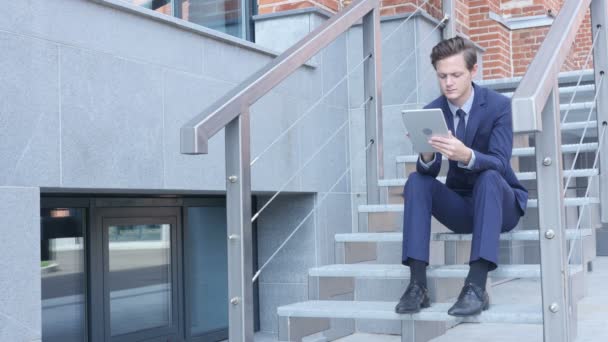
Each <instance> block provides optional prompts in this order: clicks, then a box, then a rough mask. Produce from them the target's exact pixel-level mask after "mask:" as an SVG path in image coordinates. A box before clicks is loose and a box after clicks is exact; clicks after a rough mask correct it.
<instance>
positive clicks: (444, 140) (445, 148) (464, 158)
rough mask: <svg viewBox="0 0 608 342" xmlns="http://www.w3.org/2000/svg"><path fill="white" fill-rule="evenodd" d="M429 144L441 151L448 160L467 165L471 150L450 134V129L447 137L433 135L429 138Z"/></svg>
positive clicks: (471, 153)
mask: <svg viewBox="0 0 608 342" xmlns="http://www.w3.org/2000/svg"><path fill="white" fill-rule="evenodd" d="M429 144H431V146H433V147H434V148H435V149H437V151H439V152H441V154H443V155H444V156H445V157H446V158H448V159H449V160H454V161H459V162H462V163H463V164H465V165H468V164H469V162H470V161H471V156H472V155H473V151H472V150H471V149H470V148H468V147H466V146H465V145H464V144H463V143H462V141H460V140H458V139H457V138H456V137H455V136H453V135H452V131H449V135H448V136H447V137H445V136H444V137H441V136H434V137H431V139H430V140H429Z"/></svg>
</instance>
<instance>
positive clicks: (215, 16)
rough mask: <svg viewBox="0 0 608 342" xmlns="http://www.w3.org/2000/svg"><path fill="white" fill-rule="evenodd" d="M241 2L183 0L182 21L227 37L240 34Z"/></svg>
mask: <svg viewBox="0 0 608 342" xmlns="http://www.w3.org/2000/svg"><path fill="white" fill-rule="evenodd" d="M241 6H242V2H241V0H184V1H182V19H184V20H186V21H189V22H192V23H195V24H199V25H202V26H205V27H208V28H211V29H214V30H217V31H221V32H224V33H227V34H229V35H232V36H235V37H240V38H245V37H243V32H242V25H243V23H242V17H241Z"/></svg>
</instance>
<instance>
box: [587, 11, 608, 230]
mask: <svg viewBox="0 0 608 342" xmlns="http://www.w3.org/2000/svg"><path fill="white" fill-rule="evenodd" d="M607 16H608V4H606V0H593V1H592V2H591V23H592V25H591V26H592V28H593V30H603V32H601V33H600V34H599V36H598V38H597V39H598V41H597V43H596V45H595V49H594V50H593V68H594V69H595V86H596V91H597V92H598V93H599V95H598V97H597V104H596V107H595V108H596V113H597V124H598V134H599V132H601V130H602V126H603V124H604V122H608V86H607V85H606V83H607V82H603V83H602V84H601V85H599V84H598V83H599V80H600V75H601V74H602V73H605V72H606V71H608V55H607V54H608V35H606V25H607V24H608V23H607V22H606V18H607ZM598 86H601V88H600V89H598V88H597V87H598ZM600 137H601V136H600V135H598V139H600ZM603 140H604V141H603V142H601V141H598V144H599V146H606V145H608V136H604V139H603ZM600 170H601V171H600V175H599V180H600V208H601V217H602V219H601V220H602V222H603V223H608V158H600Z"/></svg>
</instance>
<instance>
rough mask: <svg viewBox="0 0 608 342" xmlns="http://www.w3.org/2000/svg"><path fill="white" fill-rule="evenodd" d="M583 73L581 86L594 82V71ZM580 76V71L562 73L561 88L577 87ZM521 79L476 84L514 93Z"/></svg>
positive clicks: (560, 76)
mask: <svg viewBox="0 0 608 342" xmlns="http://www.w3.org/2000/svg"><path fill="white" fill-rule="evenodd" d="M582 73H583V78H582V81H581V84H589V83H593V82H594V74H593V69H587V70H584V71H582ZM580 74H581V71H580V70H576V71H566V72H560V73H559V78H558V82H559V85H560V88H562V87H564V86H571V85H576V82H577V81H578V79H579V76H580ZM521 79H522V77H521V76H519V77H510V78H500V79H494V80H481V81H478V82H476V83H477V84H479V85H481V86H484V87H487V88H491V89H494V90H496V91H503V90H505V91H512V90H513V89H515V88H516V87H517V86H518V85H519V82H521Z"/></svg>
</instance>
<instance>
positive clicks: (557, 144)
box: [536, 81, 576, 342]
mask: <svg viewBox="0 0 608 342" xmlns="http://www.w3.org/2000/svg"><path fill="white" fill-rule="evenodd" d="M541 115H542V125H543V126H542V131H541V132H540V133H537V134H536V173H537V177H536V181H537V184H538V217H539V227H540V252H541V274H542V279H541V289H542V297H543V321H544V326H543V329H544V341H545V342H566V341H570V325H571V324H574V325H575V324H576V322H572V321H571V319H572V318H574V317H576V316H572V315H570V310H571V305H572V303H571V301H570V292H569V290H568V288H569V282H568V277H569V274H568V270H567V266H568V261H567V252H566V251H567V248H566V231H565V228H566V225H565V222H566V215H565V211H564V197H563V178H562V177H563V176H562V172H563V171H562V152H561V127H560V109H559V88H558V84H557V81H556V82H555V85H554V87H553V90H552V91H551V94H550V95H549V99H548V100H547V103H546V105H545V107H544V109H543V111H542V114H541Z"/></svg>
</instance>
